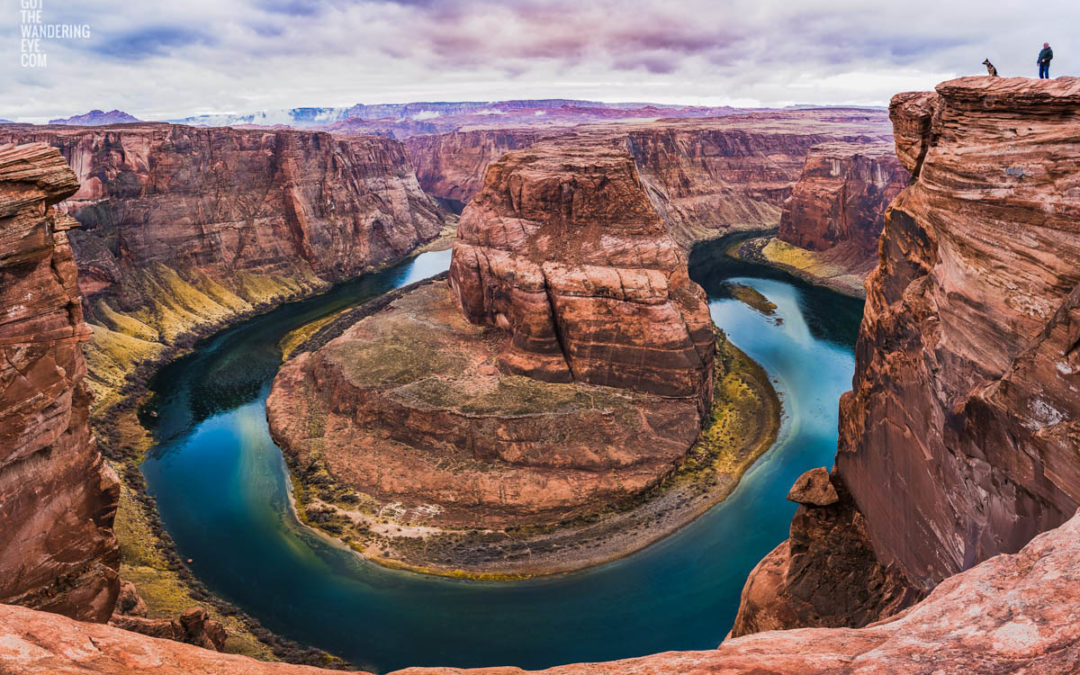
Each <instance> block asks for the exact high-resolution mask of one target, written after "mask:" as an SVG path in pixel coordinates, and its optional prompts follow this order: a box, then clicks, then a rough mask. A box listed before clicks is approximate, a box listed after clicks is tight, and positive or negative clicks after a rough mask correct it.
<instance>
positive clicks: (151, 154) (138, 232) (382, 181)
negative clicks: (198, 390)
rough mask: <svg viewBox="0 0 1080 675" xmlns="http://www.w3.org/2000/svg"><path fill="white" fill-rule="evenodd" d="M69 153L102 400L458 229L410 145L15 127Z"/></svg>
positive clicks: (17, 134)
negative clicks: (190, 350) (222, 333)
mask: <svg viewBox="0 0 1080 675" xmlns="http://www.w3.org/2000/svg"><path fill="white" fill-rule="evenodd" d="M10 140H15V141H20V142H25V141H40V142H45V143H49V144H50V145H53V146H56V147H58V148H60V150H61V152H62V153H63V154H64V156H65V157H66V158H67V160H68V162H69V163H70V164H71V166H72V167H74V169H75V172H76V174H77V177H78V180H79V182H80V183H81V187H80V189H79V191H78V192H77V193H76V194H75V195H73V196H72V197H71V198H70V200H69V201H68V202H67V203H66V204H65V207H66V209H67V210H68V211H69V212H70V213H71V214H72V215H74V216H75V217H76V218H77V219H78V220H79V221H80V222H82V224H83V227H82V228H81V229H80V231H79V234H77V235H74V236H73V237H72V246H73V248H74V250H75V258H76V261H77V263H78V266H79V284H80V288H81V290H82V293H83V296H84V299H85V301H86V303H85V304H86V309H87V311H88V317H89V319H90V320H91V323H93V324H95V326H94V336H93V340H92V342H91V345H90V346H89V351H88V358H89V359H90V366H91V379H92V385H93V387H94V392H95V395H97V396H99V397H101V398H102V399H103V400H104V394H103V392H104V391H105V390H106V389H108V388H109V387H113V388H115V387H117V386H119V385H120V384H122V382H123V377H124V375H125V374H126V373H128V372H130V371H131V370H132V369H133V368H134V364H135V363H137V362H139V361H140V360H144V359H149V358H153V357H154V356H155V355H156V354H158V353H159V352H160V351H161V349H162V345H167V344H172V343H174V342H175V341H176V340H177V339H178V338H179V337H180V336H184V335H188V334H192V333H199V332H205V331H206V330H208V329H210V328H212V327H216V326H220V325H221V324H222V323H223V322H225V321H227V320H229V319H231V318H234V317H236V316H238V315H243V314H245V313H250V312H252V311H253V310H254V309H256V308H261V307H265V306H266V305H268V304H271V303H276V302H280V301H282V300H284V299H289V298H294V297H297V296H299V295H303V294H306V293H310V292H312V291H313V290H315V289H319V288H322V287H324V286H326V285H327V283H328V282H332V281H337V280H341V279H345V278H349V277H352V276H356V275H358V274H360V273H362V272H364V271H367V270H369V269H371V268H372V267H374V266H376V265H379V264H382V263H386V262H388V261H391V260H394V259H395V258H398V257H401V256H403V255H405V254H407V253H409V252H410V251H412V250H413V249H414V248H415V247H416V246H417V245H418V244H420V243H422V242H425V241H427V240H429V239H431V238H433V237H434V236H436V235H437V234H438V233H439V232H440V230H441V229H442V227H443V226H444V216H443V214H442V213H441V212H440V211H439V209H438V207H437V206H436V204H435V203H434V201H433V200H432V199H431V198H430V197H428V196H427V195H426V194H424V193H423V191H422V190H421V189H420V186H419V184H418V183H417V182H416V178H415V176H414V175H413V172H412V168H411V166H410V164H409V161H408V158H407V157H406V156H405V152H404V147H403V146H402V145H401V144H400V143H398V142H396V141H391V140H387V139H380V138H372V137H361V136H357V137H348V138H334V137H331V136H330V135H328V134H325V133H311V132H297V131H267V130H259V131H253V130H237V129H228V128H215V129H195V128H191V127H184V126H177V125H169V124H138V125H128V126H124V127H119V128H115V127H113V128H92V129H87V128H56V127H51V128H50V127H45V128H42V127H30V126H16V127H6V128H4V129H2V130H0V142H4V141H10Z"/></svg>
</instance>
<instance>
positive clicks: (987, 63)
mask: <svg viewBox="0 0 1080 675" xmlns="http://www.w3.org/2000/svg"><path fill="white" fill-rule="evenodd" d="M983 65H984V66H986V72H987V73H989V74H990V77H997V76H998V74H997V68H995V67H994V64H992V63H990V59H983Z"/></svg>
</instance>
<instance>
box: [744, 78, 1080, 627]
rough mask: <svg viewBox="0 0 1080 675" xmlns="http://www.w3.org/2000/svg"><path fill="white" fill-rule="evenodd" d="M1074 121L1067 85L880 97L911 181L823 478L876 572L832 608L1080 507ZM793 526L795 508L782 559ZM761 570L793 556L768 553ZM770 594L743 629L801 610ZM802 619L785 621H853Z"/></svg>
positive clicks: (761, 597) (1011, 548)
mask: <svg viewBox="0 0 1080 675" xmlns="http://www.w3.org/2000/svg"><path fill="white" fill-rule="evenodd" d="M1078 112H1080V79H1076V78H1061V79H1058V80H1053V81H1044V82H1040V81H1035V80H1029V79H1026V78H1001V79H997V78H993V79H992V78H982V77H977V78H962V79H959V80H953V81H950V82H945V83H943V84H941V85H939V86H938V87H937V91H936V93H910V94H900V95H898V96H896V97H895V98H894V99H893V102H892V106H891V109H890V113H891V116H892V119H893V120H894V123H895V128H896V146H897V154H898V156H899V157H900V159H901V160H902V161H903V163H904V165H905V167H906V168H907V169H908V170H909V171H910V172H911V174H912V176H913V178H912V182H911V185H910V186H909V187H908V188H906V189H905V190H904V191H903V192H902V193H901V194H900V195H899V197H898V198H897V199H896V200H895V201H894V202H893V203H892V205H891V206H890V207H889V210H888V211H887V213H886V217H885V230H884V234H883V236H882V243H881V261H880V264H879V266H878V267H877V269H876V270H875V271H874V272H873V273H872V274H871V275H870V277H869V279H868V280H867V304H866V312H865V315H864V318H863V323H862V328H861V331H860V336H859V341H858V345H857V348H856V372H855V378H854V390H853V391H852V392H849V393H848V394H846V395H845V396H844V397H843V399H842V401H841V411H840V442H839V449H838V452H837V458H836V468H835V471H834V474H833V477H832V482H833V483H834V484H835V485H838V486H842V488H843V491H845V492H846V493H847V494H850V496H851V499H852V508H854V509H855V510H856V511H857V514H858V519H857V520H858V523H857V525H858V526H857V527H856V526H855V523H854V517H853V525H852V526H851V527H847V528H845V529H841V530H838V531H836V535H837V536H840V535H842V534H843V533H844V532H845V530H846V532H847V536H848V538H849V539H852V540H863V541H865V542H866V543H867V544H868V545H869V547H870V548H871V550H872V551H873V553H874V560H873V561H872V562H869V561H868V562H867V565H866V566H865V571H864V573H863V574H862V578H861V579H860V578H859V575H855V574H853V575H851V576H850V578H849V579H848V580H846V581H845V582H843V583H840V584H837V585H836V586H835V587H834V588H833V589H832V592H833V594H834V596H836V597H840V596H843V595H844V594H851V593H858V592H862V589H865V588H866V587H867V585H868V583H869V579H870V578H871V577H873V575H875V574H878V573H879V571H880V570H883V569H884V570H888V573H889V574H890V575H891V576H892V578H894V579H899V580H901V581H902V583H903V585H904V586H906V587H907V588H908V589H909V590H910V591H911V593H912V594H914V595H918V594H922V593H925V592H927V591H929V590H930V589H932V588H934V587H935V586H938V584H942V582H943V580H945V579H948V578H949V577H950V576H951V575H954V574H956V573H958V572H961V571H962V570H965V569H968V568H970V567H971V566H972V565H975V564H977V563H978V562H980V561H982V560H985V559H987V558H989V557H991V556H994V555H997V554H1001V553H1012V552H1015V551H1017V550H1019V549H1020V548H1021V547H1022V546H1024V544H1025V543H1027V542H1028V541H1029V540H1030V539H1031V538H1032V537H1033V536H1035V535H1036V534H1038V533H1039V532H1042V531H1045V530H1047V529H1049V528H1053V527H1055V526H1057V525H1059V524H1060V523H1062V522H1064V521H1065V520H1066V519H1067V518H1069V517H1070V516H1071V515H1072V513H1073V512H1074V511H1075V510H1076V508H1077V505H1078V504H1080V462H1078V461H1077V460H1078V456H1077V449H1078V448H1080V397H1077V396H1076V393H1075V392H1076V389H1077V387H1078V386H1080V375H1078V373H1080V360H1078V359H1080V353H1078V350H1077V344H1078V342H1080V304H1078V302H1080V225H1078V223H1080V172H1077V170H1076V167H1077V162H1078V160H1080V145H1078V144H1077V142H1076V137H1077V132H1078V130H1080V124H1078V123H1077V119H1078V117H1077V113H1078ZM838 489H840V488H839V487H838ZM800 513H803V510H802V509H800ZM804 525H805V524H803V523H800V516H799V515H797V516H796V520H795V522H793V523H792V539H791V540H790V542H789V544H787V545H788V546H789V547H791V548H793V547H794V543H795V541H796V537H797V536H802V535H801V532H802V531H803V530H805V529H806V526H804ZM822 548H823V549H824V548H825V547H822ZM770 558H774V562H776V560H775V559H781V562H779V563H778V564H779V565H780V566H781V567H787V568H792V566H793V565H794V564H795V560H794V556H789V555H788V554H787V553H785V552H784V551H780V550H779V549H778V550H777V551H774V552H773V554H771V555H770ZM764 564H765V563H763V565H764ZM800 567H801V568H802V569H803V570H804V571H803V574H805V575H810V576H814V577H816V578H817V579H818V580H819V581H818V584H817V587H821V586H823V583H824V580H825V579H828V578H830V576H832V575H833V572H832V571H831V568H834V567H835V564H834V561H833V559H832V557H831V556H830V555H829V551H826V550H822V551H821V552H820V553H819V554H817V555H812V556H809V558H808V559H806V560H805V561H804V562H802V563H800ZM759 569H760V566H759ZM945 583H949V582H945ZM756 584H758V580H757V578H756V576H753V575H752V577H751V579H750V581H749V582H748V584H747V592H749V591H750V589H751V588H752V587H754V586H755V585H756ZM942 585H944V584H942ZM774 586H775V585H774ZM812 587H814V584H808V585H806V586H805V588H812ZM776 588H777V589H778V592H777V593H776V594H773V597H771V598H769V597H767V596H768V595H769V594H768V593H764V594H756V600H754V601H753V602H751V603H749V606H748V603H747V599H748V596H747V595H746V594H744V597H743V600H744V603H743V607H742V608H741V610H740V620H741V619H743V618H744V617H750V616H752V615H754V614H760V613H761V610H762V608H765V607H775V606H777V605H787V606H788V607H796V606H799V605H801V604H803V603H805V602H806V601H807V599H808V598H807V595H806V594H805V593H803V592H799V591H797V590H796V589H793V588H792V586H790V585H788V586H787V587H784V586H782V585H780V586H776ZM939 588H940V586H939ZM844 602H845V601H843V600H838V601H837V603H835V604H843V603H844ZM771 611H772V613H773V614H774V615H775V614H778V612H777V611H775V610H771ZM885 611H886V612H887V611H888V610H887V609H886V610H885ZM863 616H864V618H872V616H871V617H867V616H866V615H865V614H864V615H863ZM806 618H807V617H806V616H805V615H804V616H803V617H802V618H801V619H800V620H797V621H794V622H792V623H788V624H786V625H787V626H788V627H790V626H794V625H819V624H820V623H821V622H822V621H824V620H847V621H849V622H856V621H857V620H858V618H857V617H854V616H852V615H851V614H850V613H848V614H845V613H843V612H841V614H840V616H839V617H833V618H832V619H822V618H821V617H818V618H817V619H816V620H810V621H807V620H805V619H806Z"/></svg>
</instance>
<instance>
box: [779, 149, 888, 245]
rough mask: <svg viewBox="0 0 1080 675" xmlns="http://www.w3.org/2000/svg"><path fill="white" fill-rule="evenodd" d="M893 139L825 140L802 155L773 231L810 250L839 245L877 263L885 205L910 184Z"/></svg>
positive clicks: (784, 239)
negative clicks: (799, 172)
mask: <svg viewBox="0 0 1080 675" xmlns="http://www.w3.org/2000/svg"><path fill="white" fill-rule="evenodd" d="M908 178H909V175H908V172H907V170H906V169H905V168H904V167H903V165H901V164H900V160H898V159H897V157H896V149H895V146H894V144H893V143H884V142H882V143H825V144H822V145H817V146H814V147H813V148H811V149H810V153H809V154H808V155H807V156H806V163H805V164H804V165H803V169H802V175H801V176H799V180H798V182H797V183H795V188H794V190H793V191H792V194H791V198H790V199H789V200H788V201H787V202H785V204H784V212H783V215H782V216H781V217H780V231H779V233H778V234H777V236H778V237H779V238H780V239H782V240H783V241H786V242H788V243H789V244H794V245H796V246H799V247H801V248H805V249H809V250H811V251H822V252H824V251H830V250H835V249H836V248H837V247H838V246H842V247H845V248H847V249H850V250H849V255H850V256H851V258H852V259H853V261H854V259H856V258H857V259H859V260H863V259H869V258H871V257H873V258H874V259H875V262H876V254H877V249H878V239H880V237H881V230H882V228H883V227H884V226H885V207H886V206H888V205H889V203H890V202H891V201H892V200H893V199H895V198H896V196H897V195H898V194H900V191H901V190H903V189H904V188H905V187H906V186H907V183H908Z"/></svg>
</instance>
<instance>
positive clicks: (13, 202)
mask: <svg viewBox="0 0 1080 675" xmlns="http://www.w3.org/2000/svg"><path fill="white" fill-rule="evenodd" d="M78 188H79V184H78V182H77V181H76V179H75V174H74V172H72V170H71V169H70V168H69V167H68V165H67V163H66V162H65V161H64V158H63V157H62V156H61V155H60V153H59V152H58V151H57V150H55V149H53V148H50V147H48V146H47V145H44V144H29V145H21V146H18V147H14V146H7V147H0V356H2V358H0V505H2V507H3V508H0V602H5V603H18V604H22V605H26V606H29V607H35V608H38V609H44V610H48V611H51V612H58V613H61V614H66V615H68V616H71V617H73V618H76V619H84V620H89V621H105V620H107V619H108V618H109V615H110V614H112V610H113V604H114V603H115V602H116V596H117V593H118V592H119V583H120V582H119V578H118V577H117V572H116V570H117V567H118V565H119V563H120V554H119V550H118V548H117V543H116V537H115V536H113V532H112V529H111V528H112V522H113V516H114V514H115V512H116V504H117V499H118V498H119V485H118V481H117V478H116V475H115V474H114V473H113V471H112V469H110V468H109V467H108V466H107V465H106V464H105V462H104V460H103V459H102V456H101V454H100V453H99V452H98V449H97V447H96V446H95V444H94V442H93V440H92V439H91V437H90V424H89V414H90V409H89V406H90V395H89V392H88V391H87V388H86V384H85V382H84V377H85V375H86V364H85V362H84V361H83V355H82V344H83V343H84V342H86V341H87V340H89V338H90V331H89V329H88V328H87V326H86V324H85V323H84V322H83V314H82V305H81V302H80V301H81V298H80V296H79V287H78V283H77V280H76V270H75V261H74V259H73V257H72V253H71V247H70V246H69V245H68V238H67V232H68V230H70V229H71V228H72V227H77V226H78V223H77V222H76V221H75V220H74V219H73V218H71V217H70V216H67V215H65V214H63V213H60V212H59V211H57V210H56V209H55V208H54V205H55V204H56V203H57V202H59V201H61V200H62V199H64V198H65V197H69V196H70V195H72V194H74V193H75V191H76V190H77V189H78Z"/></svg>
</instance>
